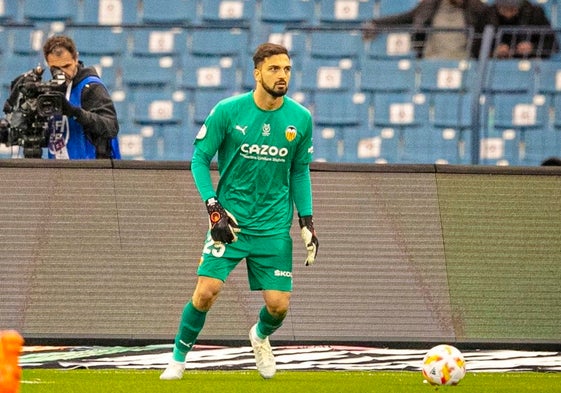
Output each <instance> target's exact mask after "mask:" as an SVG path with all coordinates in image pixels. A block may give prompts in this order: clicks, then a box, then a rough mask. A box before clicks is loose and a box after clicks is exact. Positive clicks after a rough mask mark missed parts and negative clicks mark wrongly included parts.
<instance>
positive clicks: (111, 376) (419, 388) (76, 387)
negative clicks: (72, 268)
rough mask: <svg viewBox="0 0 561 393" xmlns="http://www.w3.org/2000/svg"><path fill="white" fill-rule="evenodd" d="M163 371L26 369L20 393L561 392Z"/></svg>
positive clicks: (553, 384)
mask: <svg viewBox="0 0 561 393" xmlns="http://www.w3.org/2000/svg"><path fill="white" fill-rule="evenodd" d="M160 373H161V370H114V369H111V370H53V369H24V371H23V378H22V384H21V389H20V391H21V393H28V392H29V393H31V392H41V393H51V392H52V393H66V392H72V393H90V392H91V393H93V392H95V393H100V392H111V393H129V392H130V393H144V392H158V393H167V392H170V393H171V392H174V393H177V392H197V393H207V392H208V393H210V392H212V393H216V392H225V393H252V392H260V393H277V392H278V393H292V392H294V393H307V392H311V393H344V392H351V393H353V392H360V393H362V392H383V393H393V392H396V393H398V392H399V393H409V392H412V393H416V392H420V393H431V392H456V393H461V392H469V393H477V392H482V393H483V392H484V393H503V392H504V393H518V392H525V393H527V392H540V393H541V392H547V393H552V392H553V393H555V392H561V373H538V372H505V373H474V372H468V373H467V375H466V376H465V378H464V379H463V380H462V381H461V382H460V384H459V385H457V386H438V387H436V386H430V385H428V384H425V383H423V378H422V376H421V373H420V372H412V371H395V372H390V371H375V372H365V371H279V372H277V375H276V376H275V377H274V378H273V379H270V380H264V379H262V378H261V377H260V376H259V375H258V374H257V371H186V372H185V375H184V377H183V379H182V380H180V381H160V380H159V379H158V377H159V375H160Z"/></svg>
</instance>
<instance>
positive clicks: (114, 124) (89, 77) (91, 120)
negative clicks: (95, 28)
mask: <svg viewBox="0 0 561 393" xmlns="http://www.w3.org/2000/svg"><path fill="white" fill-rule="evenodd" d="M43 55H44V57H45V61H46V63H47V65H48V67H49V69H50V71H51V74H52V75H53V79H54V77H55V75H58V76H59V77H60V81H59V82H60V83H59V84H58V85H56V86H55V85H53V86H52V87H51V89H52V90H53V91H50V92H49V93H52V94H53V97H56V100H57V101H60V103H61V104H60V105H61V110H62V114H59V113H54V114H53V115H52V116H50V117H49V118H48V141H47V142H48V157H49V158H53V159H71V160H75V159H82V160H85V159H98V158H115V159H119V158H121V153H120V151H119V144H118V140H117V133H118V132H119V123H118V121H117V113H116V110H115V106H114V104H113V101H112V99H111V96H110V95H109V92H108V91H107V89H106V87H105V85H104V84H103V82H102V81H101V79H100V78H99V76H98V74H97V71H96V70H95V68H94V67H86V66H84V64H83V63H82V62H81V61H80V60H78V51H77V49H76V45H75V43H74V41H73V40H72V39H71V38H70V37H67V36H64V35H57V36H52V37H50V38H48V39H47V41H46V42H45V43H44V45H43ZM41 73H42V70H39V73H38V72H37V71H34V70H32V71H29V72H27V73H25V74H23V75H20V76H19V77H17V78H16V79H15V80H14V81H12V84H11V90H12V93H11V95H10V98H8V100H6V103H5V104H4V112H5V113H10V112H12V111H13V109H14V108H15V107H16V105H17V104H18V103H17V102H16V101H17V100H19V99H20V98H18V95H17V94H14V93H17V92H18V91H19V90H20V87H21V86H24V85H25V84H26V83H30V81H31V82H33V81H36V80H38V78H40V76H41Z"/></svg>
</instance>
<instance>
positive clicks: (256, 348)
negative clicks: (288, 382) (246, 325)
mask: <svg viewBox="0 0 561 393" xmlns="http://www.w3.org/2000/svg"><path fill="white" fill-rule="evenodd" d="M256 329H257V324H255V325H253V326H252V328H251V329H250V330H249V341H251V346H252V347H253V353H254V355H255V365H256V366H257V370H258V371H259V374H261V376H262V377H263V378H265V379H270V378H273V377H274V375H275V372H276V371H277V366H276V364H275V356H274V355H273V350H272V349H271V343H269V338H268V337H267V338H265V339H261V338H259V337H258V336H257V332H256Z"/></svg>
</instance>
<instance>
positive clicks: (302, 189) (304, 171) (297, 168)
mask: <svg viewBox="0 0 561 393" xmlns="http://www.w3.org/2000/svg"><path fill="white" fill-rule="evenodd" d="M290 184H291V191H292V199H293V201H294V204H295V205H296V210H297V211H298V223H299V224H300V233H301V236H302V239H303V240H304V245H305V247H306V250H307V251H308V255H307V256H306V261H305V264H306V266H309V265H312V264H313V263H314V262H315V259H316V255H317V253H318V248H319V241H318V238H317V236H316V231H315V229H314V220H313V209H312V181H311V178H310V167H309V165H308V164H294V165H293V167H292V171H291V183H290Z"/></svg>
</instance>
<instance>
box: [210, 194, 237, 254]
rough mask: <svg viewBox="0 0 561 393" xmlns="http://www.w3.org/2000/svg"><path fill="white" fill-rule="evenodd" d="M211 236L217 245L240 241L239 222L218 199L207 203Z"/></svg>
mask: <svg viewBox="0 0 561 393" xmlns="http://www.w3.org/2000/svg"><path fill="white" fill-rule="evenodd" d="M206 210H207V211H208V220H209V227H210V236H211V237H212V240H214V242H215V243H226V244H230V243H234V242H235V241H237V240H238V235H237V233H238V232H239V231H240V228H239V227H238V222H237V221H236V219H235V218H234V216H233V215H232V214H231V213H230V212H229V211H228V210H226V209H224V208H223V207H222V205H221V204H220V202H218V200H217V199H216V198H210V199H209V200H207V201H206Z"/></svg>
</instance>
